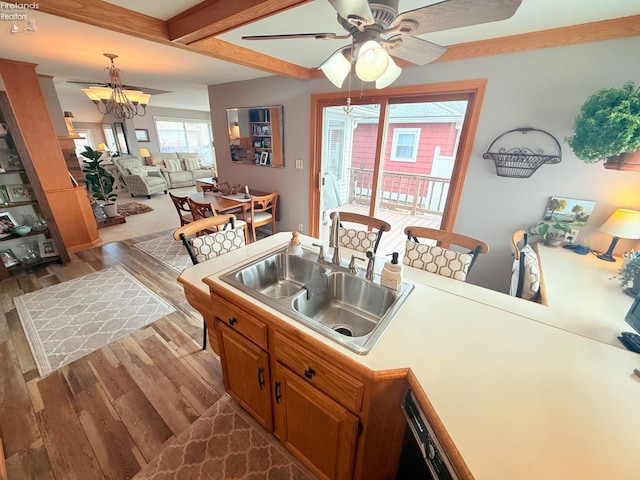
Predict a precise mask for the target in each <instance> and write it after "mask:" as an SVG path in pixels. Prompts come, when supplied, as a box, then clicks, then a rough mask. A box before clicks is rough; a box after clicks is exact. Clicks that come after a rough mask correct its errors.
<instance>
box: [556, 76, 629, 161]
mask: <svg viewBox="0 0 640 480" xmlns="http://www.w3.org/2000/svg"><path fill="white" fill-rule="evenodd" d="M573 132H574V133H573V135H572V136H571V137H567V139H566V140H567V142H568V143H569V146H570V147H571V149H572V150H573V152H574V153H575V154H576V156H577V157H578V158H579V159H580V160H583V161H584V162H586V163H595V162H598V161H600V160H604V159H607V158H609V157H613V156H616V155H620V154H623V153H627V152H634V151H636V150H637V149H638V148H639V147H640V88H638V89H636V87H635V84H634V82H627V83H625V85H624V86H623V87H622V88H603V89H601V90H598V91H597V92H595V93H594V94H593V95H591V96H590V97H589V98H587V100H586V101H585V102H584V104H583V105H582V106H581V107H580V113H579V114H578V116H577V117H576V118H575V121H574V124H573Z"/></svg>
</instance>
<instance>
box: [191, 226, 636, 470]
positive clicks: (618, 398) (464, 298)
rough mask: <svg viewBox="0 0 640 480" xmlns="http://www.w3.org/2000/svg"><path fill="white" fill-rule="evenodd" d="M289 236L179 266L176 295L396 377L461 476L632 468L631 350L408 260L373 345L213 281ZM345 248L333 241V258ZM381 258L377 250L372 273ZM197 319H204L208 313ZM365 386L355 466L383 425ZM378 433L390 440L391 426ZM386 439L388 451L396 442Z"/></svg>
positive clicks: (356, 367)
mask: <svg viewBox="0 0 640 480" xmlns="http://www.w3.org/2000/svg"><path fill="white" fill-rule="evenodd" d="M289 238H290V234H289V233H279V234H276V235H274V236H271V237H268V238H267V239H264V240H261V241H259V242H256V243H253V244H251V245H248V246H247V247H246V249H243V250H240V251H235V252H231V253H229V254H226V255H224V256H222V257H219V258H217V259H214V260H210V261H208V262H204V263H201V264H198V265H195V266H193V267H189V268H187V269H186V270H184V271H183V272H182V274H181V275H180V276H179V281H180V282H181V283H182V284H183V285H184V288H185V293H186V296H187V299H188V300H189V301H190V303H191V304H192V305H194V306H196V308H198V309H199V310H200V311H202V310H206V309H208V308H209V309H211V308H212V304H211V303H207V302H208V299H210V298H215V297H216V296H220V297H223V298H224V299H225V300H226V301H232V302H236V303H242V304H243V307H244V308H245V309H248V311H250V312H251V313H252V314H253V316H254V317H256V318H257V317H260V316H263V317H264V318H265V319H266V320H265V321H268V322H269V328H268V329H267V330H265V332H266V337H267V338H265V341H266V340H267V339H268V341H269V342H271V341H273V337H276V335H273V334H272V332H273V331H274V330H272V328H275V329H276V334H278V335H279V333H278V332H277V329H282V330H283V331H284V332H285V333H286V335H288V336H289V337H287V338H295V339H297V340H298V341H300V342H301V343H302V342H304V343H305V344H308V345H310V346H312V347H313V349H314V350H315V351H317V352H321V353H322V354H323V357H324V358H325V359H326V360H327V361H335V362H337V363H338V364H340V366H341V367H343V366H344V365H348V366H349V367H350V368H351V369H353V371H354V372H358V373H359V372H372V373H371V375H372V377H374V378H378V377H384V376H388V377H393V378H399V377H401V376H404V377H405V378H406V381H407V382H408V384H409V385H410V386H411V387H412V388H413V389H414V391H416V392H418V393H419V395H418V400H420V401H421V406H422V407H423V408H424V409H425V411H426V412H427V414H428V416H429V421H430V422H431V423H432V426H434V428H436V429H437V433H438V436H439V437H440V440H441V441H442V442H443V444H444V446H445V449H446V450H447V452H448V453H449V455H450V456H451V458H452V461H453V463H454V466H455V468H456V471H457V472H458V474H459V476H460V478H475V479H488V480H497V479H509V480H511V479H553V478H557V479H569V478H571V479H573V478H576V479H578V478H579V479H591V478H593V479H596V478H598V479H600V478H615V479H626V478H629V479H632V478H637V476H638V472H637V466H636V461H635V459H636V456H637V451H638V447H637V445H638V444H639V442H638V440H640V409H639V407H638V406H639V405H640V378H638V377H636V376H635V375H634V374H633V369H634V368H636V367H640V357H638V356H637V355H636V354H634V353H632V352H628V351H625V350H622V349H620V348H616V347H613V346H611V345H607V344H604V343H601V342H597V341H594V340H592V339H589V338H585V337H583V336H580V335H577V334H574V333H571V332H569V331H566V330H563V329H561V328H558V327H554V326H553V322H552V320H553V319H552V316H553V311H552V309H550V308H548V307H544V306H542V305H538V304H534V303H532V302H526V301H523V300H520V299H517V298H513V297H509V296H508V295H504V294H501V293H499V292H495V291H491V290H487V289H483V288H481V287H477V286H474V285H471V284H467V283H463V282H459V281H455V280H451V279H448V278H444V277H440V276H437V275H433V274H430V273H427V272H423V271H420V270H416V269H411V268H408V267H405V268H404V279H405V281H409V282H412V283H413V284H414V287H415V288H414V291H413V292H412V293H411V295H410V296H409V297H408V299H407V300H406V302H405V303H404V305H403V306H402V307H401V309H400V310H399V312H398V314H397V316H396V317H395V319H394V320H393V321H392V322H391V323H390V325H389V326H388V328H387V329H386V331H385V332H384V333H383V335H382V336H381V337H380V339H379V341H378V343H377V345H375V346H374V348H373V349H372V351H371V352H369V353H368V354H367V355H358V354H355V353H353V352H351V351H349V350H347V349H346V348H344V347H341V346H340V345H338V344H337V343H335V342H333V341H331V340H329V339H327V338H325V337H323V336H322V335H320V334H318V333H316V332H314V331H313V330H311V329H309V328H306V327H305V326H303V325H301V324H299V323H298V322H296V321H295V320H293V319H290V318H287V317H286V316H285V315H283V314H281V313H279V312H277V311H276V310H274V309H271V308H270V307H268V306H266V305H262V304H260V302H257V301H255V300H253V299H251V298H246V297H245V296H244V295H243V294H242V293H241V292H239V291H238V290H236V289H234V288H233V287H231V286H230V285H228V284H227V283H225V282H223V281H222V280H220V275H221V274H224V273H226V272H228V271H229V270H231V269H233V268H236V267H238V266H240V265H241V264H244V263H246V262H248V261H250V260H251V259H252V258H255V257H257V256H260V255H263V254H264V253H266V252H267V251H269V250H277V249H279V248H282V247H284V246H285V245H286V244H287V242H288V241H289ZM300 239H301V241H302V244H303V247H305V248H307V249H310V250H316V247H313V246H312V243H313V242H314V241H317V240H315V239H312V238H310V237H306V236H303V235H301V236H300ZM348 255H349V252H347V251H345V250H343V252H342V256H343V258H344V259H347V257H348ZM345 261H346V260H345ZM383 262H384V260H383V259H378V262H377V263H378V264H377V266H376V270H377V271H379V270H380V269H381V267H382V263H383ZM210 292H211V293H210ZM205 317H209V318H207V322H208V325H209V324H210V323H212V320H211V319H212V313H211V312H206V314H205ZM273 325H275V327H273ZM276 338H277V337H276ZM271 367H272V370H273V369H274V367H275V364H274V363H271ZM394 385H395V384H394ZM365 388H366V386H365ZM395 389H396V387H394V388H391V389H388V390H389V391H390V392H395ZM374 390H375V391H374V394H373V396H372V397H371V399H369V400H367V397H366V395H365V401H364V404H365V407H367V408H369V410H370V411H369V412H368V414H367V415H368V417H367V419H368V420H366V421H364V428H365V433H366V432H367V429H368V428H370V430H369V434H370V435H369V438H367V441H366V442H365V441H360V443H359V444H358V447H357V448H358V452H357V456H356V460H355V467H354V468H355V470H354V471H355V472H356V476H358V474H359V473H362V472H364V471H365V470H366V465H363V463H366V459H369V460H371V459H372V458H373V456H372V453H371V452H370V451H369V450H367V448H369V445H371V444H375V442H374V441H373V440H374V439H373V438H371V437H373V433H372V432H377V431H378V430H376V428H380V431H382V428H383V427H384V428H387V427H388V425H387V426H380V427H378V426H376V425H375V417H376V414H377V415H378V416H387V415H391V414H390V413H389V412H388V411H385V410H381V411H378V412H376V411H375V410H376V408H377V407H376V406H377V405H386V406H388V405H387V404H386V403H385V402H383V401H380V400H375V399H376V395H384V392H382V393H381V392H380V391H379V390H384V389H377V390H376V389H374ZM392 394H393V395H395V394H396V393H392ZM354 398H355V397H354ZM394 401H395V399H394ZM390 404H393V402H391V403H390ZM396 405H398V406H397V408H398V410H399V409H400V407H399V404H396ZM274 408H275V407H274ZM393 418H397V417H393ZM367 421H371V425H372V426H371V427H369V423H367ZM276 423H277V422H276ZM365 437H366V435H365ZM389 438H392V439H397V432H395V433H393V434H392V435H391V436H390V437H389ZM394 441H395V440H394ZM367 442H370V443H367ZM387 447H389V448H388V451H389V452H390V455H392V456H394V455H396V454H397V452H398V449H399V447H398V448H396V446H395V445H387ZM361 450H365V452H364V453H363V452H361ZM374 450H375V447H374ZM367 452H368V455H369V456H366V455H367ZM381 453H382V452H378V454H379V455H380V454H381ZM361 455H365V460H363V459H362V456H361ZM392 460H393V459H392ZM361 478H362V477H361ZM370 478H373V477H370Z"/></svg>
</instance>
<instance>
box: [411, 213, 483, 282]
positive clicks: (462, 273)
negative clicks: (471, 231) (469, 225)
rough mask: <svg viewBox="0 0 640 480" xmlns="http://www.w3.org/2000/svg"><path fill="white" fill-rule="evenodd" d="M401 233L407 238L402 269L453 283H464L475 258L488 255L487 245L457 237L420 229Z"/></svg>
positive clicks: (430, 229) (473, 239) (458, 235)
mask: <svg viewBox="0 0 640 480" xmlns="http://www.w3.org/2000/svg"><path fill="white" fill-rule="evenodd" d="M404 233H405V234H406V235H407V244H406V250H405V253H404V259H403V263H404V264H405V265H408V266H410V267H415V268H420V269H422V270H426V271H427V272H432V273H437V274H438V275H442V276H445V277H449V278H454V279H456V280H462V281H465V280H466V279H467V274H468V273H469V271H470V270H471V267H473V264H474V263H475V261H476V258H477V257H478V255H479V254H481V253H487V252H488V251H489V245H487V244H486V243H484V242H482V241H480V240H478V239H476V238H473V237H468V236H466V235H462V234H459V233H454V232H447V231H444V230H437V229H434V228H428V227H421V226H409V227H406V228H405V229H404ZM420 238H422V239H429V240H434V241H435V243H436V244H435V245H428V244H425V243H420V241H419V239H420ZM452 246H453V247H454V248H451V247H452ZM456 248H457V249H463V250H464V251H462V252H461V251H456Z"/></svg>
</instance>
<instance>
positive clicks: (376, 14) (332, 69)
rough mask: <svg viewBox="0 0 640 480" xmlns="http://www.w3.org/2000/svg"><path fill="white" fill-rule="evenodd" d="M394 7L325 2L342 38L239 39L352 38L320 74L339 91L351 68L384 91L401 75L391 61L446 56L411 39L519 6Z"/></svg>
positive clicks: (446, 2) (496, 0)
mask: <svg viewBox="0 0 640 480" xmlns="http://www.w3.org/2000/svg"><path fill="white" fill-rule="evenodd" d="M398 2H399V0H369V1H368V0H329V3H330V4H331V5H332V6H333V8H335V10H336V11H337V12H338V16H337V19H338V23H339V24H340V25H341V26H342V27H343V28H344V29H345V30H346V31H347V32H348V33H347V34H345V35H337V34H335V33H294V34H280V35H252V36H244V37H242V38H243V39H244V40H278V39H291V38H315V39H320V40H329V39H349V38H351V44H349V45H345V46H343V47H340V48H339V49H338V50H337V51H335V52H334V53H333V54H332V55H331V56H330V57H329V58H328V59H327V60H326V61H325V62H324V63H323V64H322V65H321V66H320V67H319V68H320V69H321V70H322V71H323V72H324V74H325V75H326V76H327V78H328V79H329V80H330V81H331V82H332V83H333V84H334V85H335V86H336V87H338V88H341V87H342V83H343V82H344V79H345V78H346V77H347V75H348V74H349V72H350V71H351V67H352V63H354V62H355V72H356V75H357V76H358V78H360V79H361V80H363V81H365V82H373V81H375V83H376V88H384V87H386V86H388V85H390V84H391V83H393V82H394V81H395V80H396V79H397V78H398V76H400V72H401V71H402V70H401V68H400V67H398V66H397V65H396V63H395V62H394V61H393V58H392V57H394V58H397V59H401V60H404V61H407V62H410V63H413V64H416V65H426V64H427V63H430V62H433V61H434V60H436V59H437V58H438V57H440V55H442V54H443V53H444V51H445V50H446V49H445V47H443V46H441V45H437V44H435V43H431V42H428V41H426V40H422V39H420V38H416V37H414V36H413V35H421V34H424V33H431V32H438V31H442V30H449V29H452V28H460V27H466V26H469V25H477V24H481V23H488V22H495V21H498V20H504V19H507V18H509V17H511V16H512V15H513V14H514V13H515V12H516V10H517V9H518V7H519V6H520V3H521V2H522V0H483V1H478V0H443V1H441V2H439V3H434V4H432V5H427V6H425V7H421V8H417V9H415V10H410V11H407V12H403V13H398Z"/></svg>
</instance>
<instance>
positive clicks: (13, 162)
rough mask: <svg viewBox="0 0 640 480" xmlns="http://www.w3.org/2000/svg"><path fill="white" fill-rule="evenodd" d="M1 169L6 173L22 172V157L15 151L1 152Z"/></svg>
mask: <svg viewBox="0 0 640 480" xmlns="http://www.w3.org/2000/svg"><path fill="white" fill-rule="evenodd" d="M0 168H2V169H3V170H5V171H10V170H22V169H23V168H24V167H23V166H22V162H21V161H20V156H19V155H18V154H17V153H16V152H15V151H14V150H9V149H7V150H0Z"/></svg>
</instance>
